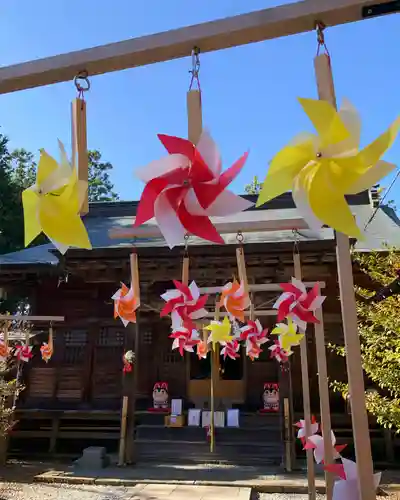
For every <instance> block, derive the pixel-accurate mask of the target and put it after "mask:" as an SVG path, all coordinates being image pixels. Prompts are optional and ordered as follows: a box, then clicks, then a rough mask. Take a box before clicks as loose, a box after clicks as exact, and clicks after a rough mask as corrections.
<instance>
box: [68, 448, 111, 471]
mask: <svg viewBox="0 0 400 500" xmlns="http://www.w3.org/2000/svg"><path fill="white" fill-rule="evenodd" d="M108 465H110V458H109V457H108V456H107V453H106V449H105V448H103V447H100V446H90V447H89V448H85V449H84V450H83V453H82V456H81V458H78V460H75V462H74V467H76V468H79V469H86V470H95V469H104V467H107V466H108Z"/></svg>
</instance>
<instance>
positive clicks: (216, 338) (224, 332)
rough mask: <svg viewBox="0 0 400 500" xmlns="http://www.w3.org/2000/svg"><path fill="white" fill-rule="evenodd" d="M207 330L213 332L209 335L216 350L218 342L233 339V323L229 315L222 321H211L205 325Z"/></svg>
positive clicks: (209, 340)
mask: <svg viewBox="0 0 400 500" xmlns="http://www.w3.org/2000/svg"><path fill="white" fill-rule="evenodd" d="M205 330H209V331H210V332H211V334H210V336H209V337H208V342H212V347H213V351H215V346H216V344H218V343H219V344H220V343H221V342H230V341H231V340H233V336H232V335H230V333H231V323H230V321H229V319H228V317H227V316H225V318H224V320H223V321H222V322H221V321H211V323H210V324H209V325H208V326H206V327H205Z"/></svg>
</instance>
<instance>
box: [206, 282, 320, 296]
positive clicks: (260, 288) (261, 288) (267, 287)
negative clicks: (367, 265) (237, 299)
mask: <svg viewBox="0 0 400 500" xmlns="http://www.w3.org/2000/svg"><path fill="white" fill-rule="evenodd" d="M316 284H318V285H319V287H320V288H321V289H323V288H325V286H326V284H325V282H324V281H310V282H308V281H307V282H305V283H304V285H305V286H306V287H307V288H312V287H313V286H314V285H316ZM199 291H200V293H202V294H208V295H215V294H216V293H221V292H222V286H209V287H203V288H199ZM249 292H282V288H281V286H280V285H279V283H264V284H259V285H249Z"/></svg>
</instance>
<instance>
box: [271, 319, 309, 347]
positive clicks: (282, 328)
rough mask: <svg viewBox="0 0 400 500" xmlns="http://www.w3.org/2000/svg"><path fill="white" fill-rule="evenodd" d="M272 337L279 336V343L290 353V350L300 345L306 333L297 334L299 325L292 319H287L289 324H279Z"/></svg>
mask: <svg viewBox="0 0 400 500" xmlns="http://www.w3.org/2000/svg"><path fill="white" fill-rule="evenodd" d="M271 334H272V335H279V342H280V345H281V347H282V348H283V349H285V350H286V351H288V352H289V351H290V348H291V347H292V346H295V345H299V344H300V341H301V339H302V338H303V337H304V333H297V325H296V323H294V322H293V320H292V318H290V317H288V318H287V323H277V325H276V327H275V328H274V329H273V330H272V332H271Z"/></svg>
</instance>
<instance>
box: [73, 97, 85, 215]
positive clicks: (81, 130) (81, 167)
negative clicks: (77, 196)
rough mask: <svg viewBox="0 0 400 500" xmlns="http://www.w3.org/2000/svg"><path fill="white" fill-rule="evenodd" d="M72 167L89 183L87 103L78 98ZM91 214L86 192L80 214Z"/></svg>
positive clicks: (74, 121)
mask: <svg viewBox="0 0 400 500" xmlns="http://www.w3.org/2000/svg"><path fill="white" fill-rule="evenodd" d="M72 167H73V168H77V171H78V179H79V180H80V181H84V182H86V183H87V182H88V180H89V160H88V152H87V133H86V102H85V101H84V100H83V99H80V98H76V99H74V100H73V101H72ZM88 212H89V202H88V191H86V194H85V198H84V200H83V203H82V206H81V210H80V214H81V215H85V214H87V213H88Z"/></svg>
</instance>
